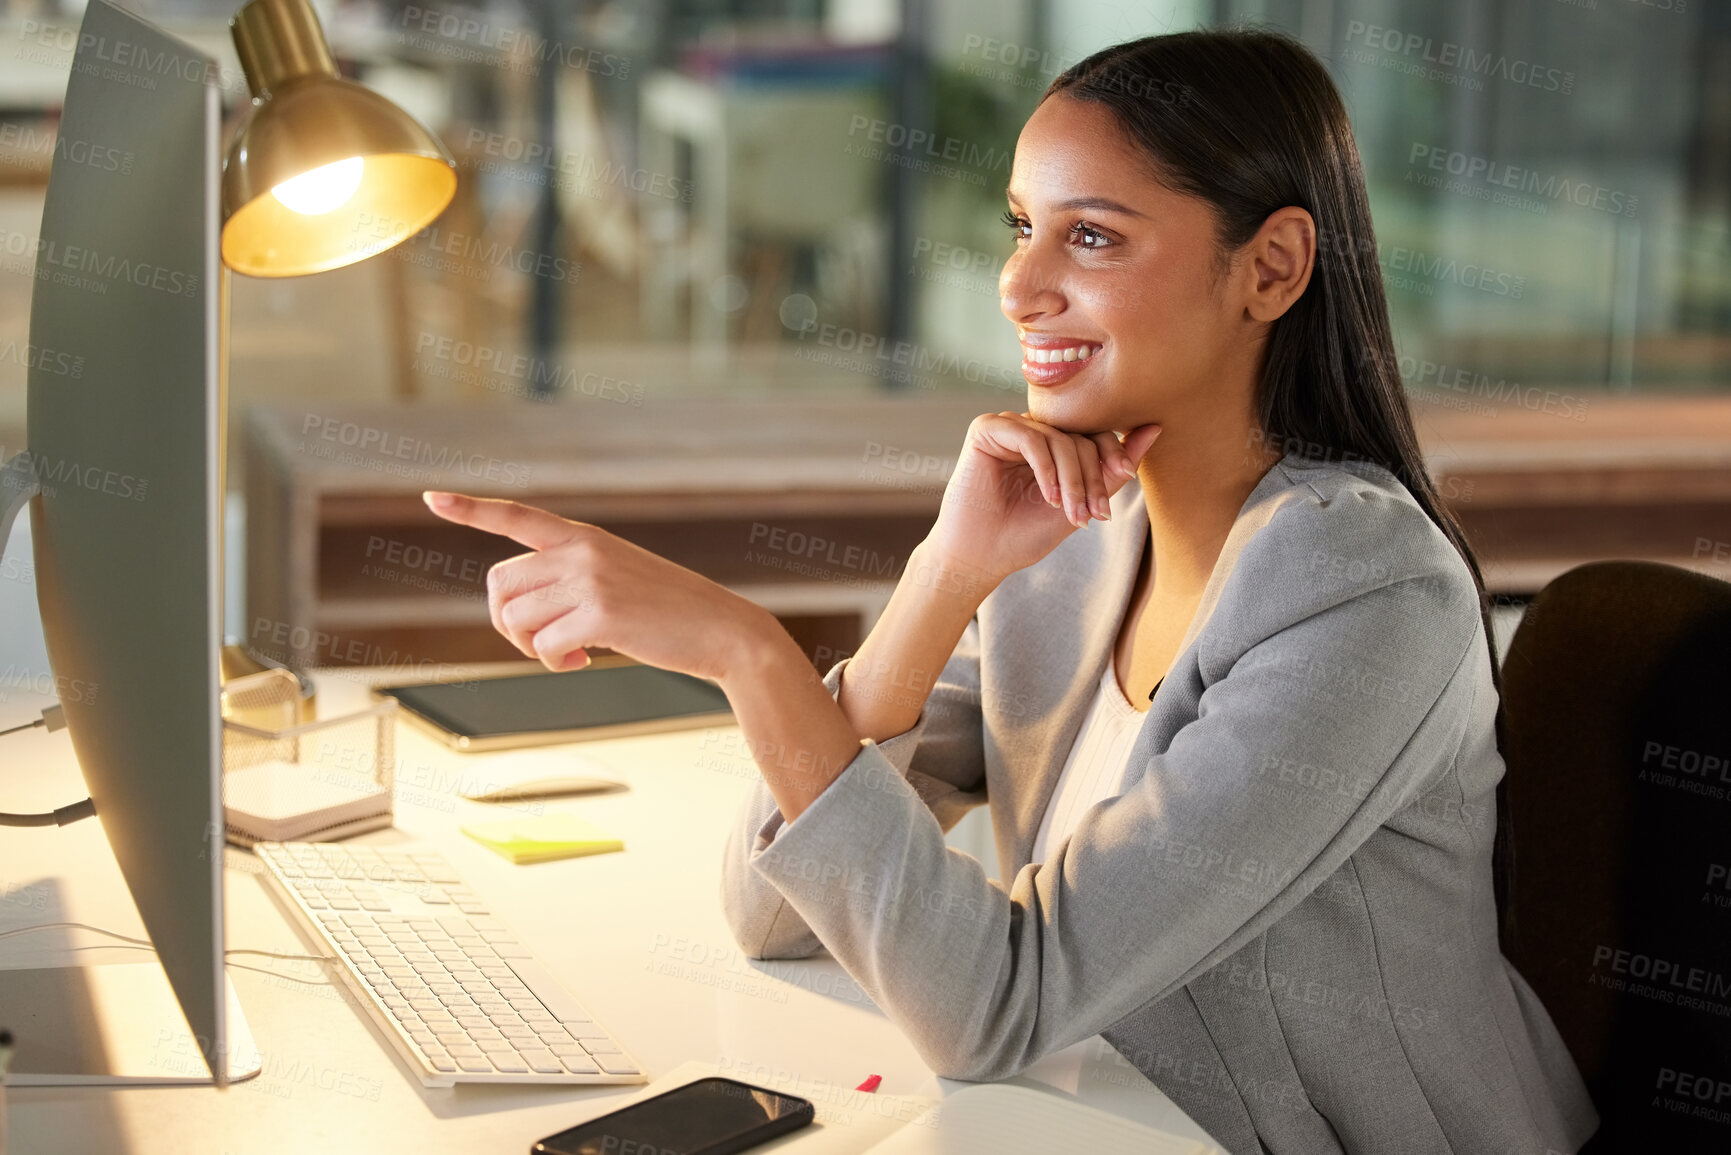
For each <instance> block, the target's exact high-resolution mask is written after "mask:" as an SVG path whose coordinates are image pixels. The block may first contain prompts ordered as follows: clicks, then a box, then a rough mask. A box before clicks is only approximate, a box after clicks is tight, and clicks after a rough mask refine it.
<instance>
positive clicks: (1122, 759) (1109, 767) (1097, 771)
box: [1032, 655, 1147, 862]
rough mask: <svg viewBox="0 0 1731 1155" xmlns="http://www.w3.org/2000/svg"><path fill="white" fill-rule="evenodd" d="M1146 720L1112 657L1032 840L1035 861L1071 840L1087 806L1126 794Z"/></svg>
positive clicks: (1043, 860) (1042, 858)
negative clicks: (1120, 682)
mask: <svg viewBox="0 0 1731 1155" xmlns="http://www.w3.org/2000/svg"><path fill="white" fill-rule="evenodd" d="M1146 716H1147V715H1145V714H1143V713H1142V711H1140V710H1138V709H1137V708H1136V707H1135V706H1132V705H1131V704H1130V700H1129V699H1128V698H1126V697H1124V691H1122V690H1120V689H1119V688H1118V674H1117V672H1116V670H1114V668H1113V660H1112V657H1111V655H1108V656H1107V658H1106V671H1105V673H1103V674H1102V675H1101V676H1100V688H1099V691H1098V692H1097V693H1096V694H1095V695H1094V705H1093V707H1092V708H1091V709H1090V710H1089V711H1088V717H1087V718H1086V719H1084V720H1083V722H1082V728H1081V729H1080V730H1079V731H1077V733H1076V744H1075V745H1073V746H1071V747H1070V756H1069V757H1068V758H1066V759H1065V760H1064V771H1063V773H1062V774H1061V775H1060V776H1059V778H1058V785H1057V788H1056V789H1054V790H1053V791H1052V800H1051V801H1050V802H1048V803H1047V804H1046V815H1045V817H1044V818H1042V819H1041V820H1040V832H1039V833H1038V834H1036V835H1035V836H1034V851H1033V856H1032V861H1034V862H1045V861H1046V853H1047V851H1048V849H1049V848H1051V847H1053V846H1056V845H1057V844H1058V843H1059V842H1062V841H1063V840H1064V839H1066V838H1068V837H1070V834H1071V832H1072V831H1074V830H1075V829H1076V823H1077V822H1079V821H1081V818H1082V815H1083V814H1085V813H1086V812H1087V810H1088V807H1090V806H1092V805H1094V803H1096V802H1099V801H1101V800H1102V799H1106V798H1111V797H1113V796H1114V795H1117V794H1121V793H1123V791H1124V775H1125V773H1126V772H1127V771H1128V770H1129V769H1130V747H1131V746H1133V745H1135V744H1136V735H1137V734H1138V733H1140V732H1141V729H1142V720H1143V719H1144V718H1145V717H1146Z"/></svg>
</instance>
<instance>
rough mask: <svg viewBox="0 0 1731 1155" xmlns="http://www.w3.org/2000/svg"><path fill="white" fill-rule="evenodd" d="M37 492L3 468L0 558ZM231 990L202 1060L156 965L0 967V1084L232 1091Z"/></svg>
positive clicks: (239, 1040) (252, 1053) (238, 1077)
mask: <svg viewBox="0 0 1731 1155" xmlns="http://www.w3.org/2000/svg"><path fill="white" fill-rule="evenodd" d="M38 491H39V487H38V485H37V479H36V473H35V469H34V468H33V465H32V461H31V458H30V455H29V454H28V453H19V454H16V455H14V456H13V457H12V458H11V459H10V460H9V461H7V462H6V464H5V465H4V466H3V467H0V550H3V549H4V548H5V544H6V542H8V541H10V540H11V537H12V523H13V522H14V521H16V520H17V518H18V514H19V513H20V512H21V511H22V510H23V508H24V506H25V505H26V503H28V502H29V500H30V499H31V498H32V497H34V496H36V494H37V492H38ZM223 980H224V983H225V984H226V986H227V991H228V998H227V1004H228V1011H227V1015H226V1019H225V1023H224V1034H225V1035H226V1048H225V1049H226V1050H227V1052H228V1053H227V1055H226V1056H212V1057H211V1061H210V1062H207V1061H206V1056H205V1053H204V1048H203V1047H201V1046H199V1043H198V1040H196V1039H194V1038H193V1036H192V1032H191V1030H190V1029H189V1028H188V1027H187V1023H186V1016H185V1015H184V1014H182V1013H181V1010H180V1002H179V1001H178V1000H177V999H176V998H175V995H174V988H173V987H171V986H170V985H169V982H168V975H167V974H166V973H164V971H163V969H162V964H161V963H159V962H157V961H156V960H155V959H154V958H153V959H150V960H148V961H145V962H122V963H106V964H99V965H96V966H61V967H39V968H15V969H0V1025H4V1026H5V1027H6V1028H7V1029H9V1030H10V1031H11V1032H12V1036H13V1039H14V1040H15V1044H16V1050H15V1051H14V1052H13V1057H12V1063H11V1067H10V1069H9V1070H8V1071H7V1072H6V1082H7V1084H8V1085H10V1086H15V1087H74V1086H104V1085H114V1084H124V1085H135V1086H148V1085H155V1086H189V1085H190V1086H209V1085H211V1084H213V1083H215V1082H216V1079H215V1078H214V1077H213V1076H212V1074H211V1068H212V1066H213V1064H214V1063H215V1062H216V1061H218V1060H219V1059H226V1063H227V1075H228V1077H227V1079H226V1080H225V1081H226V1082H229V1083H238V1082H240V1081H242V1080H244V1079H250V1078H252V1077H254V1076H255V1075H257V1074H258V1073H259V1071H260V1069H261V1067H262V1058H261V1056H260V1055H259V1052H258V1048H257V1047H256V1046H254V1045H253V1039H252V1029H251V1027H249V1026H248V1025H247V1021H246V1015H245V1013H244V1012H243V1011H242V1010H241V1009H240V1000H239V999H238V998H236V997H235V993H234V982H233V981H232V980H230V979H229V978H228V977H227V975H226V974H225V975H224V976H223Z"/></svg>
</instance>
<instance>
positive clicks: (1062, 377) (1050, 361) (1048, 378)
mask: <svg viewBox="0 0 1731 1155" xmlns="http://www.w3.org/2000/svg"><path fill="white" fill-rule="evenodd" d="M1021 342H1022V376H1023V378H1024V379H1026V381H1027V382H1028V384H1030V385H1038V386H1046V387H1049V386H1053V385H1058V384H1061V383H1062V382H1065V381H1068V380H1070V378H1072V377H1074V376H1076V375H1077V374H1078V373H1080V372H1082V370H1084V369H1086V368H1088V367H1089V364H1090V362H1091V361H1093V359H1094V358H1095V357H1096V356H1097V355H1098V354H1100V353H1101V352H1102V351H1103V350H1104V349H1105V346H1104V345H1103V344H1102V343H1101V342H1099V341H1083V340H1080V339H1078V338H1075V337H1060V336H1054V335H1049V334H1038V333H1023V334H1021Z"/></svg>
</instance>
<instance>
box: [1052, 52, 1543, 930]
mask: <svg viewBox="0 0 1731 1155" xmlns="http://www.w3.org/2000/svg"><path fill="white" fill-rule="evenodd" d="M1060 92H1061V93H1064V94H1065V95H1067V96H1070V97H1073V98H1075V99H1078V100H1088V101H1094V102H1097V103H1099V104H1102V105H1105V106H1106V107H1107V108H1109V109H1110V110H1111V111H1112V112H1113V113H1114V114H1115V115H1116V117H1117V119H1118V121H1119V123H1120V124H1122V125H1123V126H1124V128H1125V129H1126V131H1128V132H1129V134H1130V135H1131V137H1132V138H1134V140H1135V141H1136V143H1137V144H1139V145H1140V146H1141V148H1142V149H1143V151H1145V152H1146V153H1147V154H1148V155H1149V156H1150V157H1151V158H1152V160H1153V162H1154V169H1155V171H1156V173H1157V174H1158V176H1159V179H1160V180H1161V182H1162V183H1163V184H1165V185H1166V186H1167V187H1169V188H1171V189H1173V190H1174V191H1175V192H1180V193H1185V194H1188V195H1191V196H1194V197H1197V198H1199V199H1201V200H1203V201H1206V202H1207V203H1208V204H1210V205H1211V206H1213V209H1214V212H1215V216H1216V219H1217V221H1218V225H1217V227H1218V233H1219V235H1218V237H1217V239H1218V241H1219V243H1220V246H1221V248H1222V251H1223V252H1226V253H1230V252H1232V251H1233V250H1236V249H1238V248H1239V247H1241V246H1242V245H1244V244H1245V243H1246V242H1248V241H1249V240H1250V239H1251V237H1253V236H1255V235H1256V231H1257V230H1258V229H1260V228H1261V227H1262V223H1263V222H1264V221H1265V220H1267V219H1268V217H1269V214H1271V213H1273V212H1274V211H1275V210H1277V209H1280V208H1284V207H1286V206H1288V205H1296V206H1297V207H1299V208H1302V209H1304V210H1305V211H1307V212H1308V213H1310V216H1311V219H1312V220H1314V221H1315V222H1316V241H1317V247H1316V264H1315V268H1314V269H1313V270H1312V272H1311V277H1310V284H1309V285H1308V286H1307V287H1306V288H1305V291H1304V293H1303V294H1302V295H1301V296H1300V297H1299V298H1298V300H1297V301H1295V302H1294V303H1293V305H1292V307H1291V308H1289V309H1288V310H1287V311H1286V312H1285V314H1284V315H1282V316H1281V317H1280V318H1279V319H1278V320H1277V321H1275V322H1274V324H1273V326H1272V327H1271V329H1270V331H1269V337H1268V350H1267V357H1266V360H1265V361H1264V364H1263V367H1262V377H1261V379H1260V380H1259V381H1258V382H1257V387H1256V407H1257V419H1258V423H1259V425H1260V437H1261V438H1262V440H1263V441H1264V443H1265V444H1266V445H1268V446H1269V447H1270V448H1274V449H1279V450H1281V451H1283V452H1291V451H1294V450H1296V451H1298V452H1299V453H1301V454H1303V455H1306V456H1310V457H1318V458H1324V459H1331V460H1347V461H1351V460H1361V461H1370V462H1373V463H1375V464H1377V465H1380V466H1382V467H1383V468H1384V469H1387V470H1388V471H1389V472H1390V473H1392V474H1394V476H1395V477H1396V478H1398V479H1399V480H1400V482H1401V484H1402V485H1404V486H1406V488H1407V490H1408V492H1410V493H1411V494H1412V496H1413V499H1414V500H1415V501H1417V502H1418V504H1419V506H1420V508H1422V509H1423V510H1424V511H1425V513H1426V514H1427V515H1428V516H1429V517H1430V519H1431V520H1432V521H1433V522H1435V523H1436V526H1437V528H1438V529H1440V530H1442V532H1443V535H1444V536H1445V537H1447V538H1448V539H1449V541H1450V542H1451V543H1453V545H1454V547H1455V549H1456V550H1458V551H1459V552H1460V555H1461V558H1462V559H1463V560H1464V561H1465V562H1466V565H1467V568H1468V569H1469V570H1470V571H1471V572H1472V575H1473V583H1474V585H1475V586H1476V587H1477V588H1478V592H1479V615H1480V618H1481V619H1482V621H1483V623H1484V629H1485V640H1486V644H1487V646H1488V647H1489V649H1490V654H1491V678H1492V681H1493V683H1494V684H1496V685H1497V687H1498V690H1499V691H1500V690H1501V678H1500V676H1499V671H1498V669H1497V657H1496V644H1495V635H1494V634H1493V633H1492V631H1491V622H1490V603H1489V599H1488V598H1487V597H1486V595H1485V583H1484V575H1483V573H1482V572H1481V571H1480V569H1479V563H1478V559H1477V558H1476V557H1475V556H1474V554H1473V550H1472V546H1471V545H1469V544H1468V543H1467V539H1466V534H1465V533H1464V532H1463V531H1462V529H1461V524H1460V521H1459V520H1458V519H1457V518H1456V517H1455V515H1454V514H1453V513H1452V512H1451V511H1450V510H1449V508H1448V507H1447V506H1446V505H1444V504H1443V502H1442V499H1441V497H1440V496H1439V495H1438V493H1437V489H1436V485H1435V483H1434V482H1432V480H1431V477H1430V474H1429V473H1428V472H1427V471H1426V470H1425V466H1424V457H1423V454H1422V453H1421V452H1420V450H1419V444H1418V435H1417V433H1416V432H1414V430H1413V423H1412V411H1411V409H1410V408H1409V407H1408V405H1407V396H1406V389H1405V386H1404V385H1403V384H1402V383H1401V378H1400V366H1399V363H1398V362H1397V360H1396V359H1395V351H1394V334H1393V332H1392V331H1391V329H1390V327H1389V322H1388V298H1387V297H1386V296H1385V295H1384V293H1383V285H1382V269H1381V266H1380V265H1378V263H1377V249H1376V234H1375V232H1374V231H1373V230H1372V228H1371V221H1370V199H1369V197H1368V196H1367V195H1366V193H1365V187H1364V168H1363V166H1362V165H1361V164H1360V162H1359V157H1358V146H1357V145H1356V144H1355V143H1354V142H1353V137H1352V126H1351V124H1350V123H1349V122H1348V120H1347V115H1346V106H1345V105H1344V104H1343V103H1342V102H1341V99H1340V93H1339V92H1338V91H1337V90H1336V89H1335V87H1334V82H1333V81H1332V80H1330V79H1329V76H1328V72H1327V70H1326V69H1324V67H1323V65H1322V62H1321V61H1319V60H1317V58H1316V57H1315V56H1313V55H1311V53H1310V52H1309V51H1307V50H1306V49H1305V48H1304V47H1303V46H1302V45H1300V44H1299V43H1297V42H1296V41H1294V40H1292V39H1291V38H1289V37H1287V36H1284V35H1282V34H1280V33H1278V32H1274V31H1270V30H1267V29H1259V28H1258V29H1251V28H1244V29H1224V30H1215V31H1202V32H1179V33H1174V34H1171V35H1166V36H1149V37H1145V38H1143V39H1141V40H1132V41H1129V42H1127V43H1124V44H1119V45H1115V46H1114V47H1111V48H1107V49H1104V50H1102V51H1100V52H1096V53H1095V54H1094V55H1092V56H1090V57H1088V58H1087V59H1086V60H1083V61H1081V62H1080V63H1079V64H1076V65H1075V66H1073V67H1071V68H1070V69H1068V70H1066V71H1065V72H1064V73H1063V74H1062V75H1060V76H1059V77H1058V78H1057V79H1056V80H1054V81H1052V83H1051V85H1050V86H1049V87H1048V88H1047V89H1046V94H1045V95H1046V97H1051V96H1052V95H1054V94H1056V93H1060ZM1498 723H1499V724H1498V731H1499V733H1498V745H1499V747H1500V746H1501V733H1500V731H1501V717H1500V713H1499V719H1498ZM1507 812H1508V811H1507V807H1506V806H1505V805H1504V790H1503V787H1502V785H1501V784H1499V785H1498V788H1497V835H1496V848H1495V850H1494V851H1493V855H1492V858H1493V866H1494V871H1495V878H1496V883H1495V885H1496V893H1497V906H1498V909H1499V910H1501V909H1502V908H1503V907H1504V905H1505V897H1506V887H1507V874H1508V871H1509V868H1510V862H1509V858H1508V855H1509V847H1508V838H1507V827H1506V815H1507Z"/></svg>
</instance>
